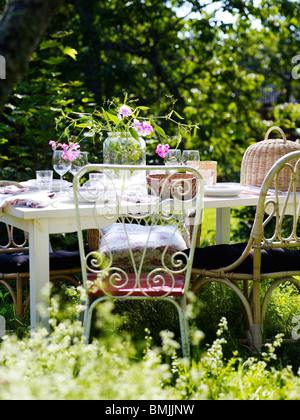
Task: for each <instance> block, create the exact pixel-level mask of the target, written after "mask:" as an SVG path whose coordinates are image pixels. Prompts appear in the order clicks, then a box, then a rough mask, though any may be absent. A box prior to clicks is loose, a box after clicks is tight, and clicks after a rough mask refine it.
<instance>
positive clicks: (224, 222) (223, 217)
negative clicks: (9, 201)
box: [2, 195, 258, 330]
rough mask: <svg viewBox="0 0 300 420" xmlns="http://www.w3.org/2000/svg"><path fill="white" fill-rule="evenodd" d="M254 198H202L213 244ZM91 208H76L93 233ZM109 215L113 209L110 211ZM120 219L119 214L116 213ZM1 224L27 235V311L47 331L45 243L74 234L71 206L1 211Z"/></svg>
mask: <svg viewBox="0 0 300 420" xmlns="http://www.w3.org/2000/svg"><path fill="white" fill-rule="evenodd" d="M257 202H258V196H257V195H254V196H249V197H245V196H242V197H240V196H237V197H227V198H225V197H205V198H204V208H207V209H209V208H211V209H216V212H217V225H216V239H217V243H229V240H230V209H231V208H233V207H243V206H256V205H257ZM92 210H93V205H90V204H88V203H83V204H81V205H80V212H81V220H82V228H83V229H95V228H97V226H96V225H95V222H94V218H93V217H92ZM110 212H111V213H113V209H112V208H111V207H110ZM105 213H106V214H107V211H106V210H105V207H103V218H101V219H100V221H99V220H98V223H101V227H107V226H108V225H110V224H111V223H113V222H114V221H115V220H116V219H117V216H116V217H115V219H114V218H113V217H112V218H111V219H110V220H108V218H107V217H105ZM119 215H120V213H119ZM2 221H3V222H4V223H7V224H9V225H11V226H14V227H16V228H19V229H22V230H24V231H26V232H28V233H29V256H30V266H29V268H30V307H31V327H32V329H33V330H34V329H36V327H37V326H38V325H40V324H42V325H43V326H44V327H46V328H49V314H48V307H49V291H50V287H49V239H50V235H51V234H59V233H69V232H75V231H77V224H76V216H75V205H74V203H72V202H66V201H63V200H59V201H57V202H55V203H54V204H53V205H49V206H48V207H46V208H43V209H36V208H27V207H5V208H4V209H3V213H2Z"/></svg>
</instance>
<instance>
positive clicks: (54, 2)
mask: <svg viewBox="0 0 300 420" xmlns="http://www.w3.org/2000/svg"><path fill="white" fill-rule="evenodd" d="M61 2H62V0H11V1H10V2H9V4H8V6H7V8H6V9H5V11H4V13H3V15H2V16H1V20H0V56H2V57H3V58H4V59H5V63H4V64H6V71H5V75H6V79H2V80H0V111H1V110H2V109H3V107H4V105H5V104H6V102H7V100H8V98H9V96H10V94H11V92H12V90H13V88H14V86H15V85H16V84H17V83H18V82H19V81H20V80H21V79H22V76H23V75H24V73H25V71H26V68H27V64H28V62H29V60H30V57H31V55H32V53H33V51H34V50H35V48H36V47H37V45H38V44H39V42H40V40H41V38H42V36H43V33H44V31H45V30H46V28H47V26H48V24H49V22H50V20H51V19H52V17H53V16H54V14H55V12H56V10H57V8H58V6H59V5H60V4H61ZM3 58H2V63H3V62H4V60H3ZM1 74H4V73H3V72H1Z"/></svg>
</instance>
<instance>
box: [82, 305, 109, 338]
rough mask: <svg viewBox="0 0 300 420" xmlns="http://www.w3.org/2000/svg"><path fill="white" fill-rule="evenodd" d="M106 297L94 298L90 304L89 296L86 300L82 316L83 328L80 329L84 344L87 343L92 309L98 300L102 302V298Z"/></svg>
mask: <svg viewBox="0 0 300 420" xmlns="http://www.w3.org/2000/svg"><path fill="white" fill-rule="evenodd" d="M106 299H107V297H101V298H99V299H96V300H95V301H94V302H93V303H92V304H90V298H88V300H87V301H86V307H85V311H84V317H83V329H82V340H83V342H84V344H88V343H89V339H90V332H91V324H92V316H93V311H94V309H95V307H96V305H97V304H98V303H99V302H102V301H103V300H106Z"/></svg>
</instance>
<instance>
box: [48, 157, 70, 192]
mask: <svg viewBox="0 0 300 420" xmlns="http://www.w3.org/2000/svg"><path fill="white" fill-rule="evenodd" d="M52 163H53V168H54V170H55V172H56V173H58V175H59V176H60V192H62V186H63V177H64V175H65V174H66V173H67V172H68V171H69V170H70V168H71V162H70V161H69V160H68V159H65V158H64V151H63V150H55V151H54V152H53V158H52Z"/></svg>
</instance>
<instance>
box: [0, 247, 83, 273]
mask: <svg viewBox="0 0 300 420" xmlns="http://www.w3.org/2000/svg"><path fill="white" fill-rule="evenodd" d="M80 266H81V264H80V254H79V251H75V252H69V251H56V252H51V253H50V270H51V271H55V270H67V269H72V268H79V267H80ZM0 272H1V273H5V274H8V273H28V272H29V254H28V253H24V254H23V253H22V254H0Z"/></svg>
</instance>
